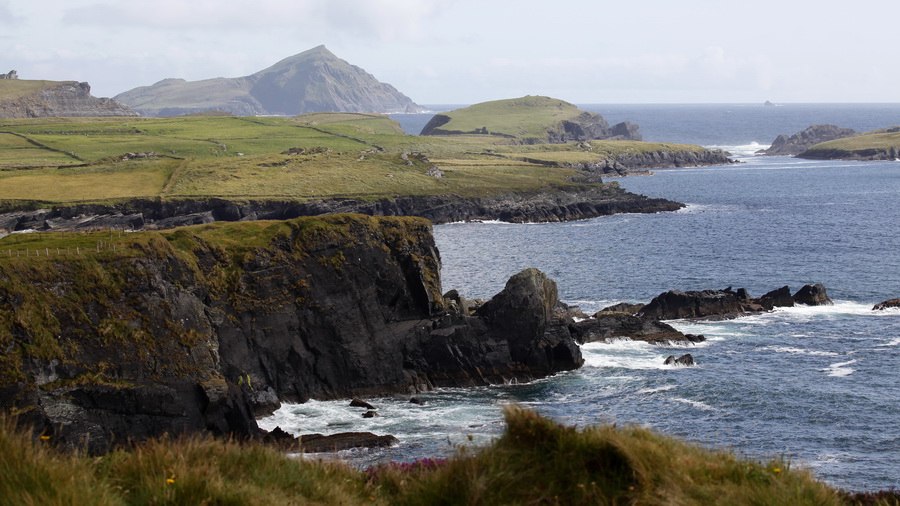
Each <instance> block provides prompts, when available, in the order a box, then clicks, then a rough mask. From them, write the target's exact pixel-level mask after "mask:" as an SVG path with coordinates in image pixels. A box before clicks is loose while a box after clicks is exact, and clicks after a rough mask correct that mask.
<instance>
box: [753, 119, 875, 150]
mask: <svg viewBox="0 0 900 506" xmlns="http://www.w3.org/2000/svg"><path fill="white" fill-rule="evenodd" d="M854 135H859V133H858V132H857V131H856V130H853V129H852V128H841V127H839V126H835V125H813V126H811V127H809V128H807V129H806V130H803V131H802V132H797V133H795V134H794V135H791V136H790V137H788V136H787V135H784V134H782V135H779V136H778V137H776V138H775V140H773V141H772V145H771V146H770V147H769V148H767V149H762V150H759V151H757V153H758V154H761V155H770V156H774V155H780V156H795V155H798V154H800V153H802V152H803V151H805V150H806V149H808V148H810V147H812V146H814V145H816V144H819V143H822V142H827V141H832V140H834V139H843V138H844V137H853V136H854Z"/></svg>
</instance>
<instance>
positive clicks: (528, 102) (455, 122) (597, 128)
mask: <svg viewBox="0 0 900 506" xmlns="http://www.w3.org/2000/svg"><path fill="white" fill-rule="evenodd" d="M472 134H475V135H493V136H498V137H505V138H509V139H511V140H513V142H515V143H518V144H540V143H545V142H550V143H564V142H570V141H586V140H604V139H616V140H636V141H639V140H641V134H640V132H639V131H638V127H637V125H632V124H631V123H628V122H623V123H619V124H617V125H615V126H613V127H610V126H609V124H608V123H607V122H606V120H605V119H603V117H602V116H600V115H599V114H595V113H591V112H586V111H582V110H581V109H579V108H577V107H575V106H574V105H572V104H570V103H568V102H564V101H562V100H558V99H555V98H550V97H535V96H527V97H521V98H513V99H506V100H495V101H491V102H482V103H480V104H475V105H472V106H469V107H465V108H462V109H457V110H455V111H450V112H448V113H444V114H437V115H435V116H434V118H432V119H431V121H429V122H428V124H427V125H425V128H423V129H422V133H421V135H472Z"/></svg>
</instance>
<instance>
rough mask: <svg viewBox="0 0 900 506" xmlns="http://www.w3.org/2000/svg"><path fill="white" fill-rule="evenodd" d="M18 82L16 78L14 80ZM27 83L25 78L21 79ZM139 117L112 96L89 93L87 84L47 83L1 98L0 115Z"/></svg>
mask: <svg viewBox="0 0 900 506" xmlns="http://www.w3.org/2000/svg"><path fill="white" fill-rule="evenodd" d="M17 82H18V81H17ZM22 82H23V83H27V82H28V81H22ZM111 116H140V114H138V113H137V112H135V111H134V110H132V109H131V108H129V107H128V106H127V105H125V104H123V103H120V102H117V101H115V100H113V99H111V98H96V97H94V96H92V95H91V86H90V85H89V84H88V83H78V82H75V81H61V82H57V83H50V84H48V85H47V86H46V87H44V88H42V89H41V90H39V91H36V92H33V93H27V94H23V95H19V96H15V97H14V98H7V99H0V118H75V117H78V118H84V117H111Z"/></svg>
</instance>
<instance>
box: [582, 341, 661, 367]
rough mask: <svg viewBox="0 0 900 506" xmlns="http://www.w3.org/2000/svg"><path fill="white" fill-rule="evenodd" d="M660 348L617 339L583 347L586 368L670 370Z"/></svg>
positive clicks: (639, 342)
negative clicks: (659, 350) (660, 352)
mask: <svg viewBox="0 0 900 506" xmlns="http://www.w3.org/2000/svg"><path fill="white" fill-rule="evenodd" d="M658 349H659V348H658V347H654V346H652V345H650V344H647V343H645V342H641V341H632V340H630V339H616V340H613V341H610V342H607V343H587V344H585V345H583V346H582V347H581V351H582V353H583V355H584V366H585V367H597V368H616V369H644V370H646V369H668V368H671V366H667V365H665V364H664V363H663V362H665V360H666V356H665V355H660V354H658V353H657V350H658Z"/></svg>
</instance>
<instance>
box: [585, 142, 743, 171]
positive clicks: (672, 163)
mask: <svg viewBox="0 0 900 506" xmlns="http://www.w3.org/2000/svg"><path fill="white" fill-rule="evenodd" d="M729 163H736V162H735V161H734V160H732V159H730V158H728V153H726V152H725V151H722V150H721V149H715V150H707V149H704V150H696V151H690V150H662V151H647V152H643V153H637V152H635V153H623V154H621V155H617V156H613V157H610V158H606V159H603V160H600V161H598V162H593V163H576V164H569V165H567V167H570V168H573V169H578V170H582V171H585V172H589V173H592V174H599V175H602V176H627V175H628V174H629V172H631V171H642V170H647V169H659V168H668V167H704V166H709V165H725V164H729Z"/></svg>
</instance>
